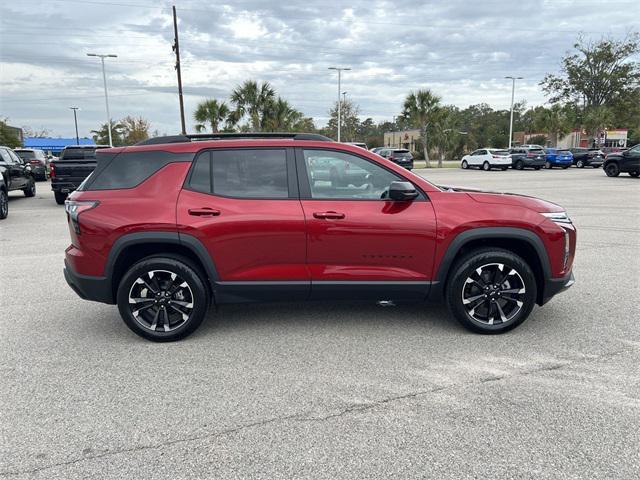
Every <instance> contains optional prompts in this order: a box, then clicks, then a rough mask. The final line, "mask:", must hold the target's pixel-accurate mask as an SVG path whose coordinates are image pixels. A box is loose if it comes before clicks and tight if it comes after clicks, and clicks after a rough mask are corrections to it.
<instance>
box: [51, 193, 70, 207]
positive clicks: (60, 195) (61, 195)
mask: <svg viewBox="0 0 640 480" xmlns="http://www.w3.org/2000/svg"><path fill="white" fill-rule="evenodd" d="M53 196H54V197H55V198H56V203H57V204H58V205H64V201H65V200H66V199H67V194H66V193H62V192H53Z"/></svg>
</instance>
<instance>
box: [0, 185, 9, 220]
mask: <svg viewBox="0 0 640 480" xmlns="http://www.w3.org/2000/svg"><path fill="white" fill-rule="evenodd" d="M8 215H9V195H8V194H7V191H6V190H4V189H2V190H0V220H3V219H5V218H7V216H8Z"/></svg>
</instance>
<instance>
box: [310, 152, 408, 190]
mask: <svg viewBox="0 0 640 480" xmlns="http://www.w3.org/2000/svg"><path fill="white" fill-rule="evenodd" d="M304 161H305V164H306V167H307V177H308V179H309V185H310V186H311V198H319V199H322V198H324V199H329V198H331V199H372V200H373V199H376V200H378V199H380V198H383V194H384V193H385V192H386V191H387V189H388V187H389V185H391V182H394V181H396V180H400V181H402V180H403V179H402V178H400V177H399V176H397V175H395V174H393V173H391V172H389V171H388V170H386V169H384V168H382V167H380V166H378V165H376V164H374V163H373V162H370V161H368V160H365V159H363V158H360V157H356V156H355V155H350V154H347V153H342V152H332V151H327V150H305V151H304Z"/></svg>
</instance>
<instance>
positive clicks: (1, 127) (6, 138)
mask: <svg viewBox="0 0 640 480" xmlns="http://www.w3.org/2000/svg"><path fill="white" fill-rule="evenodd" d="M0 145H4V146H6V147H11V148H17V147H20V146H21V143H20V138H19V137H18V135H16V133H15V132H14V131H13V130H12V129H10V128H9V126H8V125H7V119H4V120H0Z"/></svg>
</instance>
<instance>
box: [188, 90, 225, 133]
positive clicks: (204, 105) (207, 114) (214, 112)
mask: <svg viewBox="0 0 640 480" xmlns="http://www.w3.org/2000/svg"><path fill="white" fill-rule="evenodd" d="M230 113H231V111H230V110H229V107H227V104H226V103H224V102H218V101H217V100H216V99H214V98H211V99H208V100H204V101H202V102H200V103H199V104H198V106H197V107H196V111H195V112H194V113H193V119H194V120H195V121H196V122H198V123H197V124H196V131H198V132H202V131H204V130H206V129H207V126H209V127H210V128H211V133H217V132H218V131H219V126H220V124H221V123H222V122H225V121H227V119H228V118H229V114H230Z"/></svg>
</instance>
